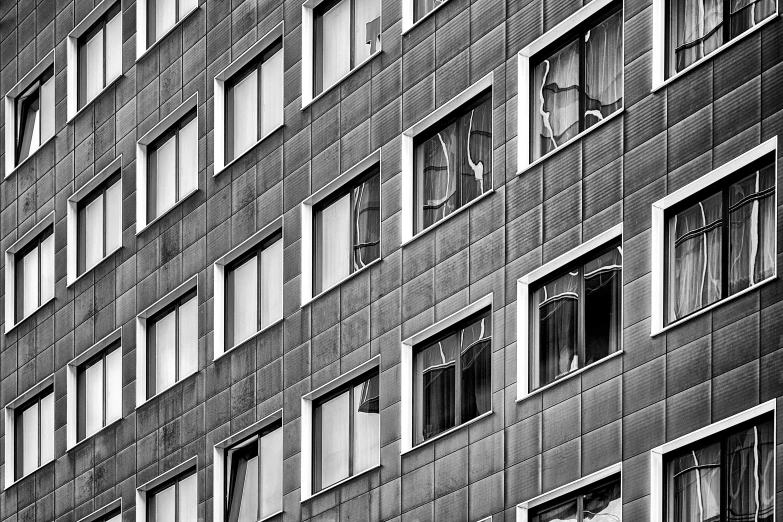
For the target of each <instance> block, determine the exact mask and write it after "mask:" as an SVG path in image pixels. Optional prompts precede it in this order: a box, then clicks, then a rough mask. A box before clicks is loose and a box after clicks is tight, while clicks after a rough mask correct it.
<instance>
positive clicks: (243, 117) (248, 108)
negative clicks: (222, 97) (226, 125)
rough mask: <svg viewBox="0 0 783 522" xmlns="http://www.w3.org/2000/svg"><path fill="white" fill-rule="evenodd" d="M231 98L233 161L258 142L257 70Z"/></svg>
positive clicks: (243, 80)
mask: <svg viewBox="0 0 783 522" xmlns="http://www.w3.org/2000/svg"><path fill="white" fill-rule="evenodd" d="M231 96H232V97H233V99H232V101H233V111H234V113H233V114H232V117H233V127H232V134H233V139H234V150H233V151H232V156H231V159H233V158H236V157H238V156H239V155H241V154H242V153H243V152H245V151H246V150H248V149H249V148H250V147H252V146H253V145H254V144H255V143H256V141H258V136H257V132H258V73H257V72H256V70H255V69H254V70H253V71H252V72H251V73H250V74H248V75H247V76H246V77H245V78H243V79H242V80H241V81H240V82H239V83H237V84H236V85H235V86H234V87H233V88H232V90H231Z"/></svg>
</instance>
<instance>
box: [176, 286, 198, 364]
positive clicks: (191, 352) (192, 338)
mask: <svg viewBox="0 0 783 522" xmlns="http://www.w3.org/2000/svg"><path fill="white" fill-rule="evenodd" d="M177 364H178V365H179V378H180V379H182V378H183V377H186V376H188V375H190V374H191V373H194V372H195V371H196V370H198V299H196V297H192V298H190V299H188V300H187V301H185V302H184V303H182V304H181V305H179V361H177Z"/></svg>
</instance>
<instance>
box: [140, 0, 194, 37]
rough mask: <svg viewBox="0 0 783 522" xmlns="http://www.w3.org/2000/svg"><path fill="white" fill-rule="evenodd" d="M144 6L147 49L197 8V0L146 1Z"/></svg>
mask: <svg viewBox="0 0 783 522" xmlns="http://www.w3.org/2000/svg"><path fill="white" fill-rule="evenodd" d="M146 4H147V5H146V7H147V47H148V48H149V47H152V45H153V44H154V43H155V42H157V41H158V40H160V39H161V37H163V35H165V34H166V33H167V32H168V31H169V30H170V29H171V28H172V27H174V26H175V25H176V24H177V22H179V21H180V20H182V18H183V17H184V16H185V15H187V14H189V13H190V12H191V11H193V10H194V9H197V8H198V0H146Z"/></svg>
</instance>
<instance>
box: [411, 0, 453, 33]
mask: <svg viewBox="0 0 783 522" xmlns="http://www.w3.org/2000/svg"><path fill="white" fill-rule="evenodd" d="M403 2H411V3H412V2H413V0H403ZM448 2H449V0H444V2H443V3H442V4H440V5H439V6H437V7H435V8H434V9H433V10H432V11H430V12H429V13H427V14H425V15H424V16H422V17H421V18H419V19H418V20H416V21H415V22H413V23H412V24H411V25H409V26H408V27H403V28H402V35H403V36H405V35H406V34H408V33H409V32H411V31H413V29H414V28H416V26H418V25H421V24H422V23H424V22H425V21H426V20H427V19H428V18H429V17H431V16H433V15H434V14H435V13H436V12H437V11H438V9H440V8H441V7H443V6H444V5H446V4H447V3H448Z"/></svg>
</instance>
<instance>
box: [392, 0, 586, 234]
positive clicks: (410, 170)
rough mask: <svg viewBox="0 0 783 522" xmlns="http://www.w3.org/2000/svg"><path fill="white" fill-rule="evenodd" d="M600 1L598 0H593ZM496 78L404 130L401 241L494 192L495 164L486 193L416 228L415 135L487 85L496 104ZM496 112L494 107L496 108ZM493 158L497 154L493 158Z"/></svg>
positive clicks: (478, 84)
mask: <svg viewBox="0 0 783 522" xmlns="http://www.w3.org/2000/svg"><path fill="white" fill-rule="evenodd" d="M594 1H598V0H594ZM493 81H494V72H490V73H489V74H487V75H486V76H484V77H483V78H481V79H480V80H478V81H477V82H476V83H474V84H473V85H471V86H470V87H468V88H467V89H465V90H464V91H462V92H461V93H459V94H458V95H456V96H455V97H454V98H452V99H450V100H449V101H447V102H446V103H444V104H443V105H441V106H440V107H438V108H437V109H435V110H434V111H432V112H431V113H430V114H429V115H427V116H425V117H424V118H422V119H421V120H419V121H418V122H417V123H415V124H413V125H412V126H411V127H409V128H408V129H407V130H405V131H404V132H403V133H402V216H401V226H402V230H401V236H402V237H401V239H402V245H403V246H404V245H406V244H408V243H410V242H411V241H413V240H414V239H416V238H418V237H419V236H421V235H423V234H426V233H427V232H429V231H430V230H432V229H434V228H436V227H438V226H439V225H440V224H441V223H444V222H446V221H447V220H449V219H452V218H453V217H454V216H456V215H457V214H459V213H461V212H464V211H465V210H466V209H468V208H470V207H471V206H473V205H475V204H476V203H478V202H479V201H481V200H482V199H484V198H486V197H487V196H489V195H490V194H492V193H493V192H494V191H495V189H494V188H493V187H494V183H495V169H494V167H493V169H492V181H491V183H490V188H488V189H487V190H485V191H484V193H483V194H481V195H480V196H478V197H477V198H475V199H473V200H472V201H470V202H468V203H465V204H464V205H462V206H461V207H459V208H458V209H456V210H454V211H453V212H452V213H451V214H449V215H448V216H446V217H444V218H443V219H440V220H438V221H436V222H435V223H433V224H432V225H430V226H428V227H427V228H425V229H423V230H419V231H418V232H415V228H414V227H415V223H416V219H415V212H416V208H415V202H414V196H413V193H414V187H415V186H416V172H415V167H414V163H415V162H414V155H415V152H416V151H415V150H414V139H415V138H416V136H418V135H419V134H423V133H425V132H427V131H428V130H429V129H430V128H431V127H433V126H434V125H437V124H438V123H439V122H440V121H441V120H443V118H445V117H447V116H449V115H450V114H452V113H454V112H456V111H458V110H459V109H460V107H462V106H464V105H466V104H468V103H470V102H471V101H473V100H474V99H475V98H476V97H477V96H479V95H480V94H482V93H483V92H484V91H486V90H487V89H491V91H492V94H491V95H490V96H491V101H490V103H492V104H493V107H494V100H495V95H496V94H497V93H495V89H494V88H493ZM493 113H494V109H493ZM495 123H496V122H495V118H494V114H493V117H492V127H493V130H494V127H495ZM494 152H495V132H494V131H493V132H492V153H493V156H494ZM493 159H494V158H493Z"/></svg>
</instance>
